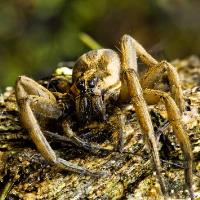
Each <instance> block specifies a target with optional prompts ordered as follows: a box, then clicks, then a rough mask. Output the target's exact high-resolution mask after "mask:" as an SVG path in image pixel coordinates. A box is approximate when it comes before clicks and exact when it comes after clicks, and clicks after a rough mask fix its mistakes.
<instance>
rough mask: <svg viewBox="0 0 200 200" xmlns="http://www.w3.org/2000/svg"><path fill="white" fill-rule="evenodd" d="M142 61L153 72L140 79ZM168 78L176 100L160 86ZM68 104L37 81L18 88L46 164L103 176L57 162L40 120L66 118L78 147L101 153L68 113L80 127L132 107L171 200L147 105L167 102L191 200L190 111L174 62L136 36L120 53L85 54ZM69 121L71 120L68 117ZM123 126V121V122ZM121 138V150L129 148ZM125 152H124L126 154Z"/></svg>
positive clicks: (74, 76)
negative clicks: (186, 115) (186, 122)
mask: <svg viewBox="0 0 200 200" xmlns="http://www.w3.org/2000/svg"><path fill="white" fill-rule="evenodd" d="M136 54H137V56H138V57H139V58H140V59H141V61H142V62H143V63H144V64H146V65H147V66H148V70H147V72H146V73H145V74H144V75H143V76H142V77H141V78H140V79H139V78H138V76H137V74H136V72H137V58H136ZM164 73H166V74H167V77H168V80H169V87H170V92H171V95H172V97H171V96H170V95H169V94H168V93H166V92H165V91H163V90H164V89H163V90H158V89H156V88H157V83H158V81H159V80H160V78H161V77H162V75H163V74H164ZM64 95H67V97H68V98H69V99H72V101H71V100H70V101H68V100H66V102H65V106H64V107H65V110H64V109H63V107H62V106H60V104H59V103H58V101H57V100H56V97H55V95H54V94H53V93H51V92H50V91H49V90H48V89H46V88H44V87H43V86H41V85H40V84H38V83H37V82H35V81H34V80H32V79H30V78H28V77H26V76H20V77H19V78H18V80H17V82H16V98H17V103H18V106H19V112H20V118H21V121H22V124H23V125H24V127H25V128H26V129H27V131H28V132H29V134H30V136H31V138H32V140H33V141H34V143H35V145H36V146H37V149H38V150H39V151H40V153H41V154H42V155H43V156H44V158H45V159H47V160H49V161H51V162H52V163H54V164H55V165H56V166H58V167H59V168H62V169H65V170H69V171H73V172H77V173H82V174H86V175H96V176H99V175H102V174H103V173H102V172H95V171H91V170H89V169H86V168H83V167H81V166H78V165H75V164H72V163H70V162H68V161H66V160H64V159H62V158H59V157H57V156H56V154H55V152H54V151H53V149H52V148H51V146H50V145H49V143H48V141H47V140H46V138H45V137H44V134H43V132H42V130H41V121H40V120H39V119H40V117H38V116H41V115H42V116H43V117H48V118H53V119H58V118H60V117H62V118H65V119H64V120H63V123H62V127H63V130H64V132H65V135H66V136H67V137H68V138H69V139H70V140H71V141H73V143H75V144H76V145H78V146H80V147H83V148H85V149H90V150H91V151H92V150H94V151H95V150H96V149H101V147H100V146H98V145H94V144H92V143H89V142H86V141H84V140H83V139H82V138H80V137H79V136H77V135H76V133H75V132H74V131H73V130H72V128H71V127H70V123H69V121H68V120H67V117H66V115H67V114H66V113H67V111H66V110H68V113H69V110H70V112H73V113H74V114H76V120H77V121H78V122H79V123H80V124H87V123H90V122H92V121H97V122H98V121H104V120H105V119H106V116H107V107H108V106H110V105H112V104H113V102H114V104H113V106H118V107H120V105H122V104H124V103H127V102H129V103H132V104H133V106H134V108H135V112H136V115H137V117H138V120H139V123H140V126H141V129H142V131H143V133H144V135H145V138H146V141H147V144H148V147H149V150H150V154H151V157H152V160H153V163H154V167H155V170H156V174H157V177H158V179H159V183H160V186H161V190H162V193H163V195H164V196H165V198H167V196H168V194H167V190H166V187H165V184H164V180H163V178H162V175H161V162H160V158H159V151H158V147H157V142H156V138H155V135H154V130H153V125H152V121H151V117H150V115H149V112H148V107H147V104H157V103H158V102H160V101H162V102H163V103H164V105H165V107H166V111H167V113H168V120H169V122H170V124H171V126H172V128H173V131H174V133H175V135H176V137H177V139H178V141H179V143H180V147H181V149H182V152H183V155H184V157H185V165H184V167H185V181H186V184H187V186H188V189H189V192H190V196H191V199H193V198H194V197H193V189H192V150H191V145H190V141H189V137H188V135H187V134H186V133H185V131H184V128H183V124H182V121H181V113H182V112H183V111H184V98H183V92H182V89H181V83H180V81H179V77H178V74H177V72H176V69H175V68H174V67H173V66H172V65H171V64H170V63H168V62H166V61H161V62H158V61H157V60H155V59H154V58H153V57H152V56H151V55H149V54H148V53H147V52H146V50H145V49H144V48H143V47H142V46H141V45H140V44H139V43H138V42H137V41H136V40H134V39H133V38H132V37H131V36H128V35H124V36H123V37H122V38H121V41H120V53H119V54H117V53H116V52H115V51H113V50H111V49H98V50H92V51H89V52H87V53H85V54H83V55H82V56H81V57H80V58H79V59H78V60H77V61H76V63H75V66H74V68H73V74H72V84H71V86H70V89H69V91H67V94H64ZM63 116H65V117H63ZM119 124H120V125H121V126H123V120H121V121H120V122H119ZM122 138H123V137H121V136H120V134H119V142H118V144H123V141H122ZM122 146H123V145H121V147H119V148H118V149H119V151H122V150H123V149H122Z"/></svg>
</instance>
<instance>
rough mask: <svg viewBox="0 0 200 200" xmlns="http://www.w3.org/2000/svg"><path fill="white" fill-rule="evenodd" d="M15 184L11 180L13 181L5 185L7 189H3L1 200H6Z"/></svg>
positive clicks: (0, 195)
mask: <svg viewBox="0 0 200 200" xmlns="http://www.w3.org/2000/svg"><path fill="white" fill-rule="evenodd" d="M13 184H14V181H13V180H11V181H8V182H7V183H6V185H5V187H4V188H3V190H2V193H1V194H0V200H5V199H6V197H7V195H8V193H9V192H10V190H11V188H12V186H13Z"/></svg>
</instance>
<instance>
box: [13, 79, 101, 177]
mask: <svg viewBox="0 0 200 200" xmlns="http://www.w3.org/2000/svg"><path fill="white" fill-rule="evenodd" d="M15 90H16V97H17V103H18V107H19V114H20V118H21V121H22V123H23V126H24V127H25V129H26V130H27V131H28V133H29V134H30V136H31V138H32V140H33V141H34V143H35V145H36V147H37V149H38V150H39V152H40V153H41V154H42V156H43V157H44V158H45V159H46V160H48V161H50V162H52V163H53V164H54V165H56V166H57V167H59V168H61V169H64V170H67V171H72V172H77V173H80V174H85V175H92V176H101V175H103V174H104V173H103V172H95V171H92V170H89V169H86V168H83V167H81V166H78V165H76V164H73V163H70V162H68V161H66V160H64V159H62V158H59V157H57V156H56V154H55V152H54V150H53V149H52V148H51V146H50V145H49V143H48V141H47V140H46V138H45V136H44V135H43V133H42V131H41V128H40V125H39V123H38V121H37V119H36V117H35V113H34V112H38V113H40V114H42V113H43V114H44V113H45V112H47V113H48V115H49V116H50V117H53V118H58V117H59V116H60V115H61V110H59V109H58V106H57V104H56V99H55V98H54V96H53V95H52V94H51V93H50V92H49V91H48V90H47V89H45V88H44V87H43V86H41V85H40V84H38V83H37V82H35V81H33V80H32V79H30V78H28V77H25V76H22V77H19V78H18V80H17V82H16V88H15Z"/></svg>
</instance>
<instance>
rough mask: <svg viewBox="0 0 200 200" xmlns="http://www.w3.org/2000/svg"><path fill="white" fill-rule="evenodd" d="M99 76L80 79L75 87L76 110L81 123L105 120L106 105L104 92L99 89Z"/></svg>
mask: <svg viewBox="0 0 200 200" xmlns="http://www.w3.org/2000/svg"><path fill="white" fill-rule="evenodd" d="M100 82H101V81H100V79H99V77H98V76H94V75H92V76H90V77H88V78H87V77H85V76H83V77H80V78H79V79H78V80H77V81H76V83H75V84H74V85H73V87H72V88H73V91H76V92H75V93H76V95H75V109H76V114H77V117H78V119H79V121H80V122H82V123H86V122H89V121H91V120H95V121H96V120H97V121H102V120H104V119H105V105H104V102H103V95H102V90H101V89H100V87H99V83H100Z"/></svg>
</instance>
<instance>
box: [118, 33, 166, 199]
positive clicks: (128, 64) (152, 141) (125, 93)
mask: <svg viewBox="0 0 200 200" xmlns="http://www.w3.org/2000/svg"><path fill="white" fill-rule="evenodd" d="M121 53H122V59H121V60H122V67H121V68H122V76H121V83H122V87H121V91H120V99H121V100H122V101H124V100H126V99H129V100H130V101H131V102H132V104H133V105H134V107H135V112H136V115H137V117H138V120H139V123H140V126H141V129H142V131H143V133H144V134H145V139H146V141H147V144H148V147H149V150H150V153H151V155H152V159H153V163H154V166H155V169H156V173H157V177H158V180H159V183H160V186H161V190H162V193H163V195H164V197H165V198H167V197H168V193H167V191H166V187H165V183H164V180H163V178H162V175H161V162H160V158H159V151H158V146H157V142H156V138H155V135H154V130H153V125H152V122H151V117H150V115H149V112H148V108H147V104H146V102H145V100H144V97H143V91H142V87H141V85H140V82H139V80H138V78H137V75H136V73H135V71H134V69H136V68H137V67H136V66H134V64H136V56H134V55H135V49H134V46H133V43H132V38H131V37H130V36H127V35H125V36H123V37H122V39H121ZM132 60H133V61H132Z"/></svg>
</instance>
